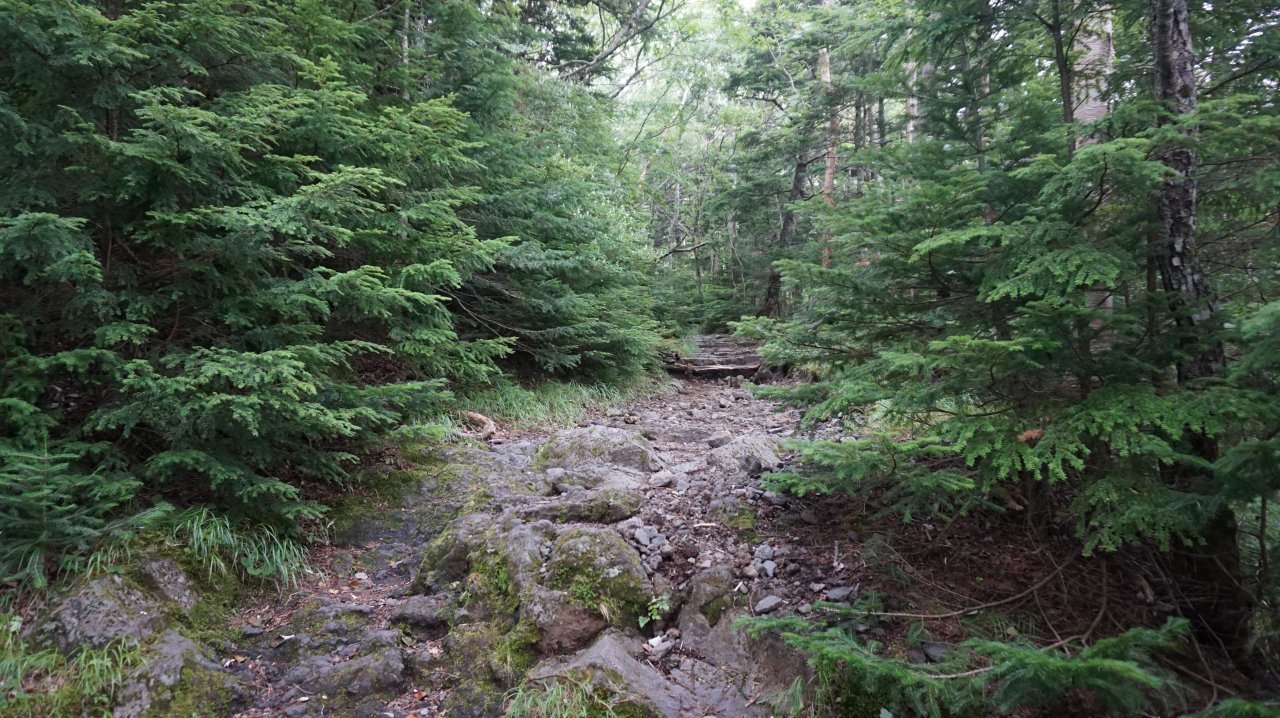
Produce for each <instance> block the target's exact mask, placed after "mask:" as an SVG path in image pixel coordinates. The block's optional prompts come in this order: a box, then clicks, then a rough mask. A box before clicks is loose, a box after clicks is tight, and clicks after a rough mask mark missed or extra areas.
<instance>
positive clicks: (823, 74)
mask: <svg viewBox="0 0 1280 718" xmlns="http://www.w3.org/2000/svg"><path fill="white" fill-rule="evenodd" d="M818 74H819V77H820V79H821V80H822V88H823V94H824V95H825V96H826V100H827V112H829V113H831V119H830V120H828V121H827V153H826V160H827V167H826V171H825V172H823V174H822V203H823V204H825V205H826V206H828V207H834V206H835V203H836V199H835V189H836V139H837V135H838V134H839V131H840V113H839V112H838V111H837V110H836V107H835V102H834V101H833V100H834V95H835V88H834V86H833V85H832V84H831V53H830V52H828V51H827V48H825V47H824V48H822V49H821V50H819V51H818ZM824 225H825V223H824ZM822 266H824V267H830V266H831V230H830V229H827V228H826V227H825V226H824V227H823V229H822Z"/></svg>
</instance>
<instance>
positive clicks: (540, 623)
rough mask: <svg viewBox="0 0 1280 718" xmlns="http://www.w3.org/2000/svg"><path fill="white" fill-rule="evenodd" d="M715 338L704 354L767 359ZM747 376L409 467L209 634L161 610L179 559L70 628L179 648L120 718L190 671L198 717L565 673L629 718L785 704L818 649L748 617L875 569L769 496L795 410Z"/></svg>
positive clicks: (800, 510)
mask: <svg viewBox="0 0 1280 718" xmlns="http://www.w3.org/2000/svg"><path fill="white" fill-rule="evenodd" d="M702 341H703V343H704V346H706V347H707V348H708V352H707V353H706V354H705V355H702V356H697V357H692V358H690V360H689V363H690V364H691V365H693V366H717V367H724V366H730V365H731V362H733V361H740V360H741V359H743V357H749V356H751V355H752V354H753V352H752V351H751V349H750V347H743V346H741V345H737V346H734V345H732V343H729V342H724V341H723V340H717V339H703V340H702ZM726 358H728V359H729V360H730V361H725V359H726ZM699 362H701V363H699ZM757 366H758V364H757ZM710 374H714V372H713V373H710ZM746 378H747V377H744V376H743V375H741V374H733V373H730V374H727V375H721V376H719V377H717V378H715V379H693V380H686V381H680V382H678V387H677V389H676V391H675V392H673V393H668V394H663V395H658V396H655V397H652V398H650V399H647V400H644V401H641V402H639V403H637V404H635V405H632V406H630V407H627V408H626V409H625V410H622V411H617V410H614V411H609V412H607V413H604V414H601V415H599V416H595V417H593V418H591V419H590V420H588V421H584V422H582V423H581V424H580V425H579V426H577V427H574V428H570V429H566V430H561V431H557V432H555V433H552V434H550V435H545V436H533V437H510V436H507V435H504V434H502V433H501V432H499V433H498V434H497V435H496V436H494V437H491V438H490V439H489V443H487V444H482V443H480V442H473V445H471V446H464V447H454V448H451V449H449V450H447V451H445V452H441V453H437V454H435V455H432V456H408V457H403V458H402V459H397V461H398V462H399V463H398V465H397V466H393V467H388V476H389V477H391V478H395V480H396V481H397V482H398V486H399V487H400V488H399V489H398V490H395V491H388V492H386V493H385V494H384V498H383V499H381V500H380V501H379V502H378V503H377V504H376V505H374V506H373V507H369V506H368V504H367V503H366V504H365V505H364V508H363V509H361V510H358V511H356V512H354V515H352V516H349V517H347V518H346V519H345V520H342V521H339V522H338V525H337V526H335V527H334V532H333V536H332V545H330V546H325V547H323V548H320V549H317V550H316V552H315V555H314V560H315V564H314V565H315V572H314V573H313V574H312V575H310V576H308V577H307V578H306V579H305V580H304V581H303V582H302V583H301V585H299V586H297V587H296V588H294V589H292V590H291V591H289V592H287V593H285V594H284V595H281V596H274V597H268V598H266V599H263V600H261V601H260V602H258V603H256V604H255V605H250V606H246V607H243V608H242V609H241V610H240V611H239V612H238V613H237V615H236V616H235V617H234V618H233V619H232V620H231V621H230V624H229V625H228V626H225V627H223V629H222V631H221V633H219V634H217V635H219V638H217V639H215V640H205V642H204V643H203V644H201V643H197V642H194V641H192V640H190V639H189V638H187V637H185V636H184V635H183V634H182V633H180V632H178V631H176V630H174V628H173V627H171V626H167V625H166V623H165V621H164V620H163V619H160V618H158V617H160V616H163V615H165V611H164V610H162V605H159V604H164V603H165V602H172V601H174V600H178V599H181V600H182V601H183V602H185V603H187V604H188V606H189V605H190V604H191V603H193V602H194V600H195V598H194V597H190V596H187V597H183V596H182V595H181V594H182V590H179V588H178V587H186V586H188V585H189V583H190V582H189V581H186V580H185V578H184V577H183V576H182V572H181V570H180V569H178V567H177V566H176V565H174V564H173V563H172V562H171V561H170V562H168V564H166V563H165V561H166V560H161V561H159V562H157V563H159V564H161V565H159V566H157V567H153V569H154V572H155V573H156V574H157V575H158V578H153V580H151V581H149V582H146V583H148V585H149V586H150V588H147V587H144V588H143V589H142V590H141V593H142V594H144V595H142V596H135V597H133V598H132V599H131V600H130V601H121V600H119V597H118V596H115V595H114V593H119V592H120V591H121V590H124V588H123V587H122V586H120V585H118V582H117V584H111V583H110V582H107V583H105V584H103V585H101V586H99V587H98V589H96V590H98V591H99V593H105V594H108V595H101V596H97V598H96V599H95V600H91V601H88V602H87V603H84V604H83V605H80V606H79V609H78V610H80V611H81V613H86V612H94V611H98V612H99V613H98V614H96V617H95V619H84V618H83V616H81V617H80V618H79V619H77V617H76V615H75V613H76V610H77V607H76V604H75V603H74V599H73V600H72V601H68V602H67V603H68V604H71V607H70V608H64V610H63V613H64V614H65V615H64V618H66V619H68V620H67V621H64V622H63V623H69V624H75V625H79V624H77V620H79V621H80V623H85V622H86V620H87V621H88V622H89V623H92V622H93V620H97V621H98V622H99V623H103V621H104V620H105V621H106V624H108V625H103V626H99V627H98V628H97V629H90V630H89V633H93V631H95V630H96V631H97V633H99V634H103V633H104V632H105V633H109V632H110V631H111V630H117V631H118V630H120V627H121V625H126V624H127V625H128V626H131V627H132V629H136V631H137V632H138V633H139V634H140V635H141V636H142V637H145V636H147V635H159V636H160V637H161V638H160V639H159V642H160V643H163V642H165V641H167V642H168V644H171V645H169V646H168V647H167V648H166V649H165V650H164V651H163V655H165V656H168V661H167V663H165V662H163V661H162V662H159V663H155V662H153V663H152V664H151V665H150V667H148V668H146V669H144V670H142V671H140V672H139V673H137V674H136V675H135V676H133V677H132V683H131V684H130V685H131V686H132V688H131V691H132V703H131V704H130V705H129V706H126V707H125V709H124V710H122V711H121V712H118V713H117V715H144V714H145V713H146V709H147V708H148V707H149V706H159V705H162V704H165V703H166V702H173V701H177V700H180V699H182V700H185V699H186V698H184V696H188V695H189V694H190V693H191V692H192V688H191V683H192V682H193V680H194V681H195V683H197V684H198V686H203V688H201V689H200V691H198V692H197V695H199V696H202V697H200V698H199V699H198V702H199V703H200V704H201V708H200V710H198V711H197V714H198V715H236V716H241V717H242V718H265V717H267V716H322V715H324V716H437V715H448V716H491V715H501V714H502V712H503V710H504V706H505V705H506V702H507V700H508V699H509V697H510V696H509V693H508V691H509V690H511V689H512V688H513V687H514V686H517V685H523V686H524V687H523V689H522V690H523V691H525V692H530V691H532V692H537V691H545V690H547V689H549V688H550V687H551V686H554V685H557V684H559V685H561V686H565V687H570V688H577V689H582V688H583V687H587V688H588V690H587V691H586V693H585V694H584V695H588V696H594V697H595V698H596V699H597V700H604V701H605V702H606V703H608V704H611V705H614V706H616V707H617V708H616V710H617V712H618V714H619V715H649V716H669V717H675V716H694V717H695V718H696V717H700V716H723V717H726V718H727V717H730V716H768V715H771V709H770V708H769V707H768V703H767V701H768V699H769V698H770V697H771V696H772V695H774V694H776V693H777V692H779V691H782V690H784V689H786V688H787V687H788V686H789V685H790V684H791V683H792V682H793V681H794V680H795V678H796V677H798V676H801V675H802V674H803V672H804V670H805V668H804V661H803V659H802V658H801V657H799V656H798V655H795V654H793V653H792V652H791V651H790V649H788V648H786V647H785V646H783V645H781V643H780V642H778V641H777V640H776V639H753V638H749V637H748V636H747V635H746V633H745V632H744V631H742V630H740V628H739V627H736V626H735V621H736V619H738V618H739V617H741V616H749V615H753V614H775V615H782V614H786V613H792V612H800V613H806V612H807V611H809V610H810V607H811V605H812V603H813V602H814V601H816V600H828V601H849V600H852V599H853V598H855V597H856V594H857V592H858V588H859V579H860V569H861V568H862V565H861V564H860V563H859V561H858V549H857V544H856V541H857V539H858V536H857V534H856V532H851V531H850V528H851V527H850V526H845V525H842V524H841V521H842V520H843V519H840V518H837V517H833V516H829V515H824V514H822V513H821V509H820V507H819V506H818V505H817V504H816V503H815V504H814V505H813V506H807V505H805V504H804V503H802V502H799V501H796V500H794V499H790V498H787V497H783V496H780V495H778V494H774V493H770V492H768V491H766V490H765V489H764V488H763V487H762V485H761V481H760V478H759V477H760V474H761V473H763V472H767V471H770V470H774V469H777V468H779V467H780V466H782V465H783V464H784V463H785V461H786V457H785V455H784V454H783V453H782V449H781V446H780V442H781V440H782V439H784V438H786V437H788V436H791V435H792V434H793V432H794V431H795V425H796V422H797V420H798V413H797V412H795V411H780V410H779V408H778V407H777V406H775V405H774V404H772V403H771V402H768V401H763V400H760V399H756V398H753V396H752V394H751V392H750V391H749V390H748V388H747V387H746V386H744V381H745V379H746ZM103 581H105V579H104V580H103ZM91 585H96V584H91ZM130 590H132V589H130ZM183 590H187V591H189V590H190V589H189V588H185V589H183ZM113 592H114V593H113ZM85 595H88V592H86V594H85ZM175 595H176V596H178V599H175V598H174V596H175ZM138 601H142V602H143V603H142V604H139V603H138ZM153 604H154V605H153ZM139 605H145V608H144V609H138V606H139ZM103 606H108V607H110V606H116V608H118V609H119V610H120V611H123V612H124V613H126V614H136V613H137V612H138V611H139V610H141V611H142V612H143V613H147V612H148V611H149V615H152V616H156V617H157V619H156V620H154V621H151V622H150V624H149V625H147V626H138V625H136V624H138V621H136V620H131V619H134V618H136V615H132V616H131V615H123V616H115V617H114V618H112V615H111V614H112V610H110V608H108V610H107V611H106V612H105V614H102V613H101V611H102V607H103ZM103 615H105V616H106V619H104V618H103ZM112 621H115V623H116V624H119V625H114V627H113V626H112V625H109V624H111V622H112ZM175 625H181V621H177V622H176V624H175ZM73 633H74V631H73ZM83 634H85V631H84V630H79V634H77V635H76V636H67V637H66V640H85V638H86V636H85V635H83ZM90 638H92V636H90ZM157 666H159V667H158V668H157ZM602 696H603V697H604V698H601V697H602ZM622 707H625V708H627V709H629V710H631V711H632V712H630V713H626V712H623V711H622Z"/></svg>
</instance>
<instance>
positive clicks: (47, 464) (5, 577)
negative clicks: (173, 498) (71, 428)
mask: <svg viewBox="0 0 1280 718" xmlns="http://www.w3.org/2000/svg"><path fill="white" fill-rule="evenodd" d="M77 458H78V457H77V456H76V455H75V454H70V453H64V454H50V453H48V452H47V451H46V452H43V453H32V452H26V451H18V450H14V449H8V448H5V447H4V446H3V445H0V582H5V583H8V582H14V583H16V584H17V585H18V586H19V587H20V588H23V589H42V588H44V587H45V586H46V585H47V584H48V580H49V578H50V577H51V576H52V577H57V576H62V575H68V574H78V573H83V572H85V571H86V570H89V569H90V568H91V567H92V566H93V565H94V564H95V563H97V562H99V561H100V560H101V559H102V557H103V556H109V555H111V554H112V553H113V551H115V550H118V549H119V548H120V547H123V546H124V545H126V544H127V543H128V542H129V541H130V540H131V539H132V538H133V537H134V536H136V535H137V534H138V533H139V532H140V531H142V530H145V529H146V528H148V527H150V526H154V525H156V524H158V523H159V522H160V521H162V520H163V519H164V518H165V517H166V516H167V515H168V514H169V513H170V512H171V507H169V506H168V505H166V504H161V505H158V506H155V507H153V508H151V509H149V510H146V511H142V512H139V513H130V512H125V515H124V516H121V509H122V508H123V507H126V506H128V505H130V504H131V503H132V502H133V498H134V492H135V491H136V490H137V488H138V482H137V481H136V480H134V479H132V478H131V477H129V476H128V475H125V474H123V473H121V472H118V471H111V470H110V469H107V468H99V469H98V470H96V471H91V472H88V473H85V472H82V471H78V470H76V469H75V468H74V467H73V462H74V461H75V460H76V459H77ZM95 559H96V560H95Z"/></svg>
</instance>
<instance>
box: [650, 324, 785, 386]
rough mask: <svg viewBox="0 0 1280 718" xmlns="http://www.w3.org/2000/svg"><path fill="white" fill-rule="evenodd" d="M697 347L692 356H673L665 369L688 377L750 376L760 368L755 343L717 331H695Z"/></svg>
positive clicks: (762, 361) (761, 358)
mask: <svg viewBox="0 0 1280 718" xmlns="http://www.w3.org/2000/svg"><path fill="white" fill-rule="evenodd" d="M693 342H694V344H695V345H696V346H697V347H698V351H697V353H696V354H694V355H693V356H689V357H682V356H678V355H677V356H676V357H674V358H673V359H672V360H670V361H668V362H667V365H666V367H667V371H669V372H671V373H673V374H684V375H685V376H691V377H694V376H696V377H705V378H712V379H715V378H720V377H725V376H752V375H754V374H755V373H756V372H757V371H759V370H760V367H761V365H762V364H763V363H764V358H763V357H761V356H760V354H759V352H758V351H757V349H758V348H759V347H758V345H757V344H755V343H753V342H749V341H745V340H742V339H735V338H733V337H727V336H720V335H698V336H695V337H694V338H693Z"/></svg>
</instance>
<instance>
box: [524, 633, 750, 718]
mask: <svg viewBox="0 0 1280 718" xmlns="http://www.w3.org/2000/svg"><path fill="white" fill-rule="evenodd" d="M639 643H640V641H639V640H638V639H635V638H630V637H628V636H626V635H625V634H623V633H620V632H618V631H610V632H608V633H605V634H604V635H602V636H601V637H600V638H599V639H598V640H596V642H595V643H594V644H592V646H591V647H590V648H588V649H587V650H585V651H582V652H581V653H579V654H577V655H576V656H572V657H570V658H567V659H560V660H551V661H547V662H545V663H543V664H541V665H540V666H538V667H537V668H535V669H534V670H533V671H532V672H531V673H530V679H531V680H533V681H536V682H539V683H542V684H543V685H545V684H547V683H550V682H554V681H556V680H560V677H568V678H569V679H570V680H573V681H575V682H578V683H579V684H582V683H586V684H589V685H591V686H592V687H593V688H594V689H595V690H596V692H597V693H596V695H601V694H603V695H605V696H608V697H609V699H610V702H611V703H612V704H613V705H614V706H615V710H618V712H619V713H620V714H621V713H623V710H625V715H628V716H632V715H634V716H645V718H688V716H707V715H713V716H735V717H737V716H761V717H763V716H768V715H771V714H772V711H771V710H770V709H769V708H768V707H767V706H765V705H761V704H757V702H756V701H753V700H751V699H750V696H749V694H748V690H747V689H748V688H749V686H747V685H744V684H742V683H741V681H740V680H739V679H738V678H737V676H735V675H734V674H733V673H731V672H729V671H725V670H722V669H720V668H717V667H716V666H713V665H710V664H708V663H705V662H703V661H700V660H697V659H694V658H685V659H683V660H682V662H681V664H680V665H679V666H678V667H677V668H675V669H673V670H672V671H671V673H670V675H663V674H662V673H661V672H659V671H658V670H657V669H656V668H654V667H653V666H652V665H650V664H649V663H647V662H645V661H641V660H638V659H637V658H636V657H635V654H636V653H637V652H639V650H640V645H639Z"/></svg>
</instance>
